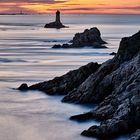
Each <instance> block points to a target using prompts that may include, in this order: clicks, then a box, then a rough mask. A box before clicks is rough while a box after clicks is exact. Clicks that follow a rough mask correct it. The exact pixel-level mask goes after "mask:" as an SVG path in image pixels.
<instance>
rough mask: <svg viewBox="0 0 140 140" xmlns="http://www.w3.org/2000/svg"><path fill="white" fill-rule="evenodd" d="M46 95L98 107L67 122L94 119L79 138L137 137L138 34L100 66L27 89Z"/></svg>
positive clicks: (139, 94) (139, 120)
mask: <svg viewBox="0 0 140 140" xmlns="http://www.w3.org/2000/svg"><path fill="white" fill-rule="evenodd" d="M28 89H37V90H41V91H44V92H46V93H48V94H57V93H59V94H66V96H65V97H64V98H63V100H62V101H63V102H72V103H88V104H89V103H92V104H93V103H97V107H96V108H94V109H93V110H91V111H90V112H87V113H85V114H80V115H76V116H72V117H71V118H70V119H73V120H78V121H84V120H87V119H97V120H100V121H101V124H100V125H99V126H92V127H90V128H89V129H87V130H84V131H83V132H82V135H84V136H89V137H97V138H101V139H105V138H106V139H109V138H112V137H116V136H119V135H121V134H126V133H129V134H131V133H132V135H131V136H130V140H138V139H139V136H140V131H139V130H140V31H139V32H138V33H136V34H135V35H133V36H131V37H125V38H123V39H122V41H121V43H120V47H119V50H118V52H117V54H116V55H115V56H114V58H113V59H110V60H108V61H107V62H105V63H103V64H102V65H101V66H100V65H98V64H97V63H90V64H88V65H86V66H83V67H81V68H80V69H78V70H75V71H71V72H69V73H67V74H66V75H63V76H61V77H58V78H55V79H53V80H51V81H48V82H43V83H39V84H35V85H33V86H30V87H29V88H28Z"/></svg>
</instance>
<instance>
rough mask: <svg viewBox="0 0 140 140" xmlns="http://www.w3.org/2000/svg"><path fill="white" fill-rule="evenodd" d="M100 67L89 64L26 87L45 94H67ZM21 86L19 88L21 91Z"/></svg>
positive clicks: (95, 64) (96, 64)
mask: <svg viewBox="0 0 140 140" xmlns="http://www.w3.org/2000/svg"><path fill="white" fill-rule="evenodd" d="M99 67H100V65H99V64H98V63H92V62H91V63H89V64H87V65H85V66H82V67H80V68H79V69H77V70H73V71H70V72H68V73H67V74H65V75H63V76H61V77H56V78H54V79H53V80H50V81H45V82H42V83H38V84H35V85H32V86H30V87H28V86H26V87H28V89H31V90H40V91H43V92H45V93H47V94H52V95H54V94H67V93H68V92H69V91H71V90H73V89H74V88H77V87H78V86H79V85H80V84H81V83H82V82H83V81H85V79H87V77H88V76H89V75H91V74H92V73H94V72H95V71H96V70H97V69H98V68H99ZM24 85H25V84H24ZM22 86H23V84H22V85H21V86H20V87H19V90H21V89H22V88H21V87H22Z"/></svg>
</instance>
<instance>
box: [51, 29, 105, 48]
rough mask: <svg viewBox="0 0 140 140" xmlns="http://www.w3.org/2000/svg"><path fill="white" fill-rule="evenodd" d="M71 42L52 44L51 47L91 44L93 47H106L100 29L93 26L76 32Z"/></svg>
mask: <svg viewBox="0 0 140 140" xmlns="http://www.w3.org/2000/svg"><path fill="white" fill-rule="evenodd" d="M70 42H71V43H68V44H63V45H59V44H58V45H54V46H53V48H81V47H85V46H88V47H89V46H92V47H94V48H106V46H104V44H106V42H105V41H103V40H102V38H101V33H100V31H99V30H98V29H97V28H96V27H94V28H91V29H89V30H88V29H86V30H85V31H84V32H83V33H77V34H75V36H74V37H73V39H72V41H70Z"/></svg>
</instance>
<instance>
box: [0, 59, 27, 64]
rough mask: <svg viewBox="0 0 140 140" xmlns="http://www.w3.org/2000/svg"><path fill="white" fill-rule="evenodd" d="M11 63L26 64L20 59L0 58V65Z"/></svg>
mask: <svg viewBox="0 0 140 140" xmlns="http://www.w3.org/2000/svg"><path fill="white" fill-rule="evenodd" d="M12 62H27V61H25V60H22V59H8V58H0V63H12Z"/></svg>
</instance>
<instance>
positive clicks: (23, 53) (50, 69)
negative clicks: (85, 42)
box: [0, 14, 140, 140]
mask: <svg viewBox="0 0 140 140" xmlns="http://www.w3.org/2000/svg"><path fill="white" fill-rule="evenodd" d="M54 19H55V15H53V14H47V15H45V14H44V15H0V140H72V139H73V140H90V139H92V140H96V139H94V138H87V137H83V136H81V135H80V133H81V132H82V131H83V130H85V129H88V128H89V127H90V126H92V125H99V124H100V122H97V121H95V120H92V121H87V122H74V121H70V120H69V117H70V116H72V115H76V114H79V113H83V112H87V111H89V110H91V109H93V108H94V107H95V106H96V105H74V104H66V103H61V99H62V98H63V97H62V96H48V95H45V94H44V93H41V92H39V91H28V92H20V91H18V90H15V88H17V87H18V86H19V85H20V84H22V83H27V84H28V85H31V84H34V83H37V82H41V81H46V80H50V79H53V78H54V77H56V76H61V75H63V74H65V73H67V72H68V71H70V70H73V69H77V68H79V67H80V66H82V65H85V64H87V63H89V62H98V63H103V62H105V61H106V60H108V59H111V58H112V57H113V56H111V55H109V54H110V53H111V52H117V50H118V47H119V43H120V40H121V38H122V37H126V36H131V35H133V34H134V33H136V32H138V31H139V30H140V15H112V14H110V15H109V14H108V15H100V14H96V15H94V14H63V15H62V16H61V20H62V22H63V24H65V25H67V26H69V28H64V29H45V28H44V25H45V24H46V23H49V22H51V21H54ZM92 27H97V28H98V29H99V30H100V32H101V36H102V38H103V40H105V41H106V42H108V44H107V45H106V46H107V47H108V48H107V49H95V48H91V47H89V46H85V47H84V48H78V49H76V48H74V49H73V48H71V49H52V46H53V45H54V44H63V43H66V42H69V41H70V40H72V38H73V36H74V34H75V33H78V32H79V33H80V32H83V31H84V30H85V29H90V28H92ZM124 139H126V136H122V137H119V138H116V140H124Z"/></svg>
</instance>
